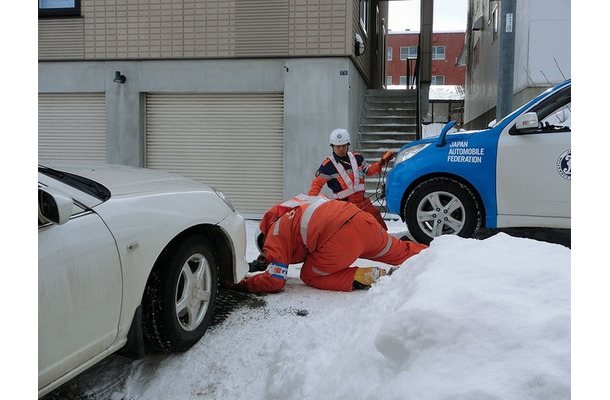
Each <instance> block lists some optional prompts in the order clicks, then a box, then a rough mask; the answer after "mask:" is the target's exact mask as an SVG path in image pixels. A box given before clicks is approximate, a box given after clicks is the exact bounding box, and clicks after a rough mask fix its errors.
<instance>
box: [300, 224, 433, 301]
mask: <svg viewBox="0 0 610 400" xmlns="http://www.w3.org/2000/svg"><path fill="white" fill-rule="evenodd" d="M427 247H428V246H426V245H423V244H419V243H415V242H409V241H402V240H400V239H397V238H395V237H393V236H391V235H389V234H388V232H387V231H386V230H385V229H383V228H382V227H381V226H380V225H379V223H377V221H376V220H375V218H374V217H373V216H372V215H371V214H369V213H366V212H359V213H357V214H355V215H354V216H353V217H352V218H351V219H350V220H349V221H347V222H346V223H345V224H344V225H343V226H342V227H341V228H339V230H338V231H337V232H336V233H335V234H334V235H333V236H331V237H330V238H329V239H328V241H327V242H326V243H324V244H323V245H322V246H320V247H319V248H318V249H316V250H315V251H314V252H313V253H310V254H308V255H307V257H306V258H305V261H304V262H303V266H302V268H301V275H300V277H301V280H302V281H303V282H304V283H305V284H306V285H309V286H313V287H315V288H318V289H327V290H338V291H345V292H349V291H351V290H352V285H353V282H354V275H355V274H356V270H357V267H350V265H352V264H353V263H354V261H356V259H358V258H364V259H367V260H372V261H379V262H382V263H385V264H390V265H400V264H402V263H403V262H404V261H405V260H406V259H407V258H409V257H411V256H413V255H415V254H417V253H419V252H420V251H422V250H423V249H425V248H427Z"/></svg>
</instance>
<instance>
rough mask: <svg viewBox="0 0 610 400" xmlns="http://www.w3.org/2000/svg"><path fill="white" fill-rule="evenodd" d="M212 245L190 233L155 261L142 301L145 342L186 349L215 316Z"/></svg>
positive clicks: (161, 347) (158, 348)
mask: <svg viewBox="0 0 610 400" xmlns="http://www.w3.org/2000/svg"><path fill="white" fill-rule="evenodd" d="M217 279H218V278H217V271H216V262H215V260H214V256H213V253H212V251H211V246H210V244H209V243H208V242H207V240H205V239H204V238H203V237H201V236H191V237H188V238H186V239H185V240H184V241H181V242H180V243H179V244H177V245H176V246H173V247H171V248H169V249H168V250H166V251H165V252H164V254H163V255H162V256H161V257H160V258H159V260H158V261H157V263H156V264H155V266H154V268H153V271H152V273H151V276H150V278H149V282H148V284H147V287H146V292H145V296H144V301H143V309H144V322H143V325H144V338H145V340H146V345H147V346H149V347H152V349H153V350H156V351H161V352H164V353H169V352H174V351H186V350H188V349H189V348H191V347H192V346H193V345H194V344H195V343H197V342H198V341H199V339H201V337H202V336H203V334H204V333H205V331H206V329H207V327H208V326H209V324H210V321H211V319H212V313H213V311H214V304H215V302H216V291H217V287H218V280H217Z"/></svg>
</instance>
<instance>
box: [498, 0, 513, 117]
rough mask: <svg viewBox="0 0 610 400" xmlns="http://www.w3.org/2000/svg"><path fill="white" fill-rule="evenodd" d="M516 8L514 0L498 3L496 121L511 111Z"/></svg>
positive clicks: (503, 0) (504, 0)
mask: <svg viewBox="0 0 610 400" xmlns="http://www.w3.org/2000/svg"><path fill="white" fill-rule="evenodd" d="M516 8H517V7H516V0H502V4H501V5H500V10H501V11H500V27H501V29H500V59H499V64H500V66H499V70H498V104H497V106H496V121H499V120H501V119H502V118H504V117H505V116H507V115H508V114H510V113H511V112H512V111H513V86H514V74H515V67H514V65H515V26H516V15H515V11H516Z"/></svg>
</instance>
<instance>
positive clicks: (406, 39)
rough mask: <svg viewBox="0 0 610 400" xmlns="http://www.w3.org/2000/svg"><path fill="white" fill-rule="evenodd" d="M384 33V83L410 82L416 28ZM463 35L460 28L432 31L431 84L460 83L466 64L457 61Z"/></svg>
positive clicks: (463, 80) (462, 82) (416, 36)
mask: <svg viewBox="0 0 610 400" xmlns="http://www.w3.org/2000/svg"><path fill="white" fill-rule="evenodd" d="M387 37H388V46H387V67H386V85H387V86H388V87H390V86H393V85H399V86H402V87H406V85H407V82H408V83H409V84H412V83H413V75H414V73H415V60H416V58H417V46H418V45H419V32H411V31H405V32H394V31H389V32H388V36H387ZM464 37H465V33H464V32H434V33H433V34H432V85H462V86H463V85H464V83H465V79H466V68H465V66H463V65H462V66H458V65H457V60H458V57H459V56H460V53H461V51H462V49H463V47H464ZM408 65H409V66H410V68H409V69H408V67H407V66H408Z"/></svg>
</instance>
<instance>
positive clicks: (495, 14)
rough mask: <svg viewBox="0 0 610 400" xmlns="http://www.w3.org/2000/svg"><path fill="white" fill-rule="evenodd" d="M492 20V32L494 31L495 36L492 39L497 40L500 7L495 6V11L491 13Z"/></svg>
mask: <svg viewBox="0 0 610 400" xmlns="http://www.w3.org/2000/svg"><path fill="white" fill-rule="evenodd" d="M491 18H492V19H491V20H492V23H493V26H492V28H493V29H492V32H493V38H492V41H494V42H495V41H496V39H497V38H498V7H495V8H494V10H493V13H492V14H491Z"/></svg>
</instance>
